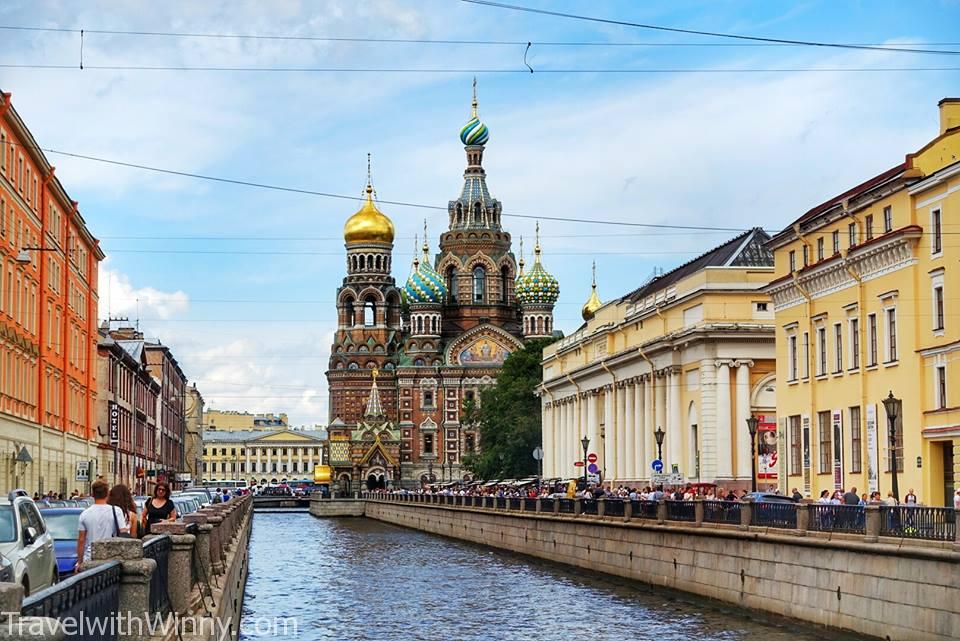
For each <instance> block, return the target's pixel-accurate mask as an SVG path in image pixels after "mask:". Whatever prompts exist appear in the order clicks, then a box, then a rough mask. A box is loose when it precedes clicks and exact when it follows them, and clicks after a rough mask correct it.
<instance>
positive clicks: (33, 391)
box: [0, 92, 105, 492]
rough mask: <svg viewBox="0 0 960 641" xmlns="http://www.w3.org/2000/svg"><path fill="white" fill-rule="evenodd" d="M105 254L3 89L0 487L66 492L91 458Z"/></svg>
mask: <svg viewBox="0 0 960 641" xmlns="http://www.w3.org/2000/svg"><path fill="white" fill-rule="evenodd" d="M103 258H104V254H103V252H102V251H101V250H100V246H99V242H98V241H97V239H96V238H94V237H93V235H92V234H91V233H90V231H89V230H88V229H87V226H86V222H85V221H84V220H83V217H82V216H81V215H80V211H79V209H78V205H77V202H76V201H74V200H71V199H70V196H69V195H68V194H67V191H66V189H65V188H64V186H63V184H62V183H61V182H60V180H59V178H58V177H57V175H56V173H55V169H54V167H53V166H52V165H51V164H50V163H49V161H48V160H47V158H46V157H45V156H44V154H43V153H42V151H40V149H39V145H38V144H37V141H36V140H35V139H34V138H33V136H32V135H31V133H30V131H29V130H28V129H27V126H26V124H25V123H24V122H23V120H22V119H21V118H20V115H19V114H18V113H17V111H16V109H14V108H13V105H12V101H11V94H9V93H2V92H0V479H2V480H0V490H3V491H8V490H10V489H12V488H14V487H23V488H26V489H28V490H30V491H31V492H36V491H39V492H44V491H48V490H54V491H55V492H68V491H69V490H68V488H69V489H73V488H74V487H75V486H76V485H77V482H76V481H75V478H76V470H77V463H79V462H81V461H90V460H96V458H97V444H96V441H97V438H98V429H97V425H96V423H95V415H94V409H95V408H94V402H95V400H96V395H97V384H96V371H95V363H96V360H95V359H96V354H97V351H96V350H97V327H96V318H97V268H98V265H99V262H100V261H101V260H103ZM104 428H105V426H104ZM93 465H94V468H95V467H96V463H94V464H93ZM91 472H92V473H93V474H95V473H96V470H95V469H93V470H92V471H91Z"/></svg>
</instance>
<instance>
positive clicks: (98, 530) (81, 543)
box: [77, 480, 130, 572]
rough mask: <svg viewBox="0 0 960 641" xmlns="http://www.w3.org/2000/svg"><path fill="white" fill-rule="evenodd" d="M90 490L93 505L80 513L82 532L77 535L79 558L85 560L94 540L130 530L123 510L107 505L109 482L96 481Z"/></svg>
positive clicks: (88, 558) (78, 568) (88, 557)
mask: <svg viewBox="0 0 960 641" xmlns="http://www.w3.org/2000/svg"><path fill="white" fill-rule="evenodd" d="M90 492H91V494H92V495H93V505H91V506H90V507H88V508H87V509H85V510H84V511H83V512H81V513H80V525H79V530H80V533H79V536H78V537H77V558H78V559H82V560H83V561H89V560H90V544H91V543H93V542H94V541H102V540H103V539H111V538H114V537H116V536H119V535H120V533H121V532H122V533H124V534H127V533H129V532H130V528H129V526H128V525H127V521H126V518H127V517H126V515H125V514H124V513H123V510H121V509H120V508H118V507H116V506H113V505H107V495H108V494H109V493H110V486H109V485H108V484H107V482H106V481H103V480H97V481H94V483H93V485H92V486H91V488H90ZM77 571H78V572H79V571H80V563H77Z"/></svg>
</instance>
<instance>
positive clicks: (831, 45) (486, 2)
mask: <svg viewBox="0 0 960 641" xmlns="http://www.w3.org/2000/svg"><path fill="white" fill-rule="evenodd" d="M460 1H461V2H465V3H467V4H475V5H480V6H485V7H492V8H495V9H506V10H508V11H518V12H522V13H534V14H538V15H544V16H553V17H555V18H567V19H570V20H581V21H584V22H596V23H600V24H610V25H617V26H621V27H635V28H637V29H647V30H651V31H662V32H668V33H681V34H685V35H694V36H705V37H709V38H726V39H731V40H741V41H750V42H760V43H765V44H780V45H794V46H803V47H822V48H828V49H858V50H867V51H878V50H879V51H894V52H897V53H929V54H945V55H960V51H945V50H941V49H913V48H909V47H884V46H876V45H861V44H849V43H841V42H822V41H816V40H795V39H789V38H770V37H764V36H747V35H744V34H737V33H723V32H719V31H700V30H697V29H683V28H680V27H666V26H663V25H655V24H646V23H642V22H630V21H627V20H615V19H613V18H599V17H596V16H585V15H580V14H575V13H566V12H563V11H551V10H549V9H535V8H533V7H524V6H521V5H515V4H507V3H505V2H494V1H493V0H460Z"/></svg>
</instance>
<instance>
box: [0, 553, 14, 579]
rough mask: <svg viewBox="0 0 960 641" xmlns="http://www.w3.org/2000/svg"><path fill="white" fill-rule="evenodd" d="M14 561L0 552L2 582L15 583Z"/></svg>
mask: <svg viewBox="0 0 960 641" xmlns="http://www.w3.org/2000/svg"><path fill="white" fill-rule="evenodd" d="M13 582H14V580H13V563H10V559H8V558H7V557H5V556H3V555H2V554H0V583H13Z"/></svg>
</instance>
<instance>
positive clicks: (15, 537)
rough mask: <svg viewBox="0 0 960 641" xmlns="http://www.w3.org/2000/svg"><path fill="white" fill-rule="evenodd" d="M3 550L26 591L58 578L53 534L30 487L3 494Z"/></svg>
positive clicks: (0, 527)
mask: <svg viewBox="0 0 960 641" xmlns="http://www.w3.org/2000/svg"><path fill="white" fill-rule="evenodd" d="M0 554H2V555H3V556H5V557H6V558H7V559H9V560H10V563H12V564H13V574H14V582H15V583H20V584H22V585H23V591H24V594H30V593H32V592H34V591H36V590H42V589H44V588H46V587H49V586H51V585H53V584H54V583H56V582H57V580H58V579H59V577H60V575H59V573H58V572H57V558H56V554H55V552H54V547H53V536H51V534H50V532H48V531H47V526H46V523H44V520H43V517H42V516H40V511H39V510H38V509H37V506H36V505H34V503H33V500H32V499H31V498H30V496H29V495H28V494H27V492H26V490H14V491H12V492H10V494H9V495H8V496H7V497H5V498H0Z"/></svg>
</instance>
